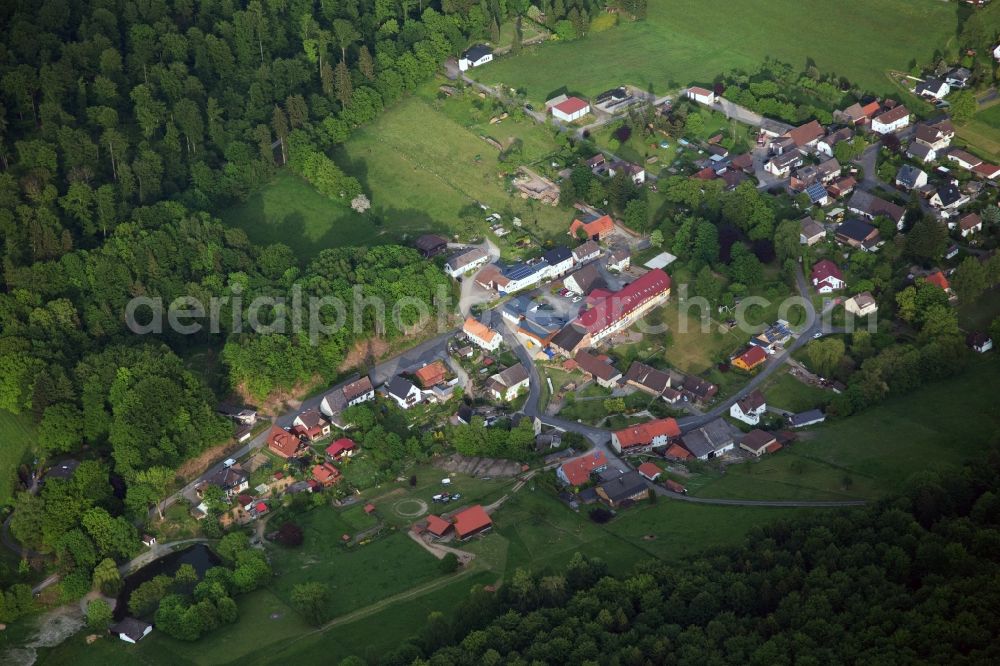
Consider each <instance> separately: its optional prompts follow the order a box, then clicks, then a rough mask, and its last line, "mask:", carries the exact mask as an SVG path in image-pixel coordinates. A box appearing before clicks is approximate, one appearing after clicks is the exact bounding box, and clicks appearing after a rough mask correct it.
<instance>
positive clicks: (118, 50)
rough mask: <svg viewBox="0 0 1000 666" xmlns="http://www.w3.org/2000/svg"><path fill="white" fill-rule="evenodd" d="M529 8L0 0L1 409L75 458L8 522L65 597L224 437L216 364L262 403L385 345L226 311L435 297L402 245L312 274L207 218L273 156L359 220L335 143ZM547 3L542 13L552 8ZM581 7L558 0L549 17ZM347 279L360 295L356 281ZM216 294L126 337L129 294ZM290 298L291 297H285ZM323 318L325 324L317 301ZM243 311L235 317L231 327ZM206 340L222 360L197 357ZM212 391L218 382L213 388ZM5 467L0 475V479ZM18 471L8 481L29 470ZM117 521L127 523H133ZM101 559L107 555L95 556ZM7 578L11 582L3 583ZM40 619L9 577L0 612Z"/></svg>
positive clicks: (357, 319)
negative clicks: (259, 328)
mask: <svg viewBox="0 0 1000 666" xmlns="http://www.w3.org/2000/svg"><path fill="white" fill-rule="evenodd" d="M528 7H529V4H528V3H527V2H525V1H524V0H520V1H518V0H512V1H505V0H490V1H486V0H484V1H483V2H471V1H468V0H465V1H462V0H457V1H456V0H443V2H440V3H439V2H426V1H422V0H416V1H415V0H405V1H402V2H395V1H388V0H363V1H358V0H345V1H343V2H328V1H326V0H322V1H319V2H316V1H313V0H290V1H289V0H264V1H259V0H253V1H251V2H248V3H237V2H233V1H232V0H201V1H199V2H192V1H191V0H139V1H132V0H88V1H85V2H69V1H68V0H51V1H50V0H45V1H42V0H25V1H22V2H8V3H4V4H3V6H2V7H0V238H2V241H3V246H2V250H0V252H2V260H3V279H4V286H5V288H4V289H3V292H2V293H0V409H3V410H7V411H10V412H13V413H17V414H26V415H28V416H30V417H31V418H32V419H34V420H35V421H36V422H37V423H38V426H39V427H38V451H37V453H38V454H39V457H40V458H41V459H42V460H43V461H45V460H48V461H51V460H53V459H55V458H56V457H58V456H64V455H75V456H77V457H83V458H87V459H88V460H87V462H86V466H85V467H82V468H81V469H82V470H83V473H82V474H80V473H79V472H78V473H77V474H76V475H75V476H74V478H73V480H71V481H56V480H53V481H51V482H49V483H46V484H45V487H44V488H43V490H42V491H41V492H40V493H39V494H37V495H30V494H28V493H22V494H20V495H19V496H18V497H17V499H16V501H15V504H16V511H15V513H14V519H13V521H12V524H11V530H12V532H13V534H14V535H15V536H16V537H17V539H18V540H19V541H21V542H22V543H23V544H24V545H25V546H27V547H28V548H31V549H33V550H36V551H38V552H40V553H43V554H47V555H48V554H51V555H54V556H55V557H56V561H57V564H58V566H59V569H60V573H61V574H62V582H61V583H60V584H59V586H58V590H59V591H60V592H61V596H62V598H63V599H66V600H68V599H72V598H76V597H79V596H81V595H82V594H84V593H85V592H86V591H87V590H88V589H89V587H90V582H91V572H92V570H93V569H94V568H95V566H98V564H99V562H101V561H104V560H107V559H111V560H115V559H117V560H121V559H123V558H127V557H128V556H129V555H131V554H133V553H134V552H135V550H136V548H137V546H138V538H137V533H136V531H135V528H134V527H132V522H131V521H133V520H140V521H141V519H143V518H144V517H145V516H146V514H147V512H148V511H149V510H150V509H151V507H152V506H154V505H155V504H156V502H157V501H158V500H159V499H162V498H163V497H165V496H166V495H167V494H169V492H170V490H171V488H172V487H173V485H174V483H175V478H174V476H175V472H174V470H175V469H176V468H177V466H178V465H179V464H180V463H182V462H183V461H184V460H186V459H188V458H190V457H192V456H194V455H197V454H198V453H200V452H201V451H203V450H205V449H206V448H207V447H209V446H211V445H214V444H218V443H221V442H223V441H225V440H226V439H227V438H228V437H229V436H230V435H231V432H232V426H231V424H230V423H229V422H228V421H226V420H225V419H223V418H222V417H221V416H219V415H217V414H216V413H215V402H216V400H217V398H218V396H217V395H215V394H214V393H213V392H212V391H210V390H209V388H208V385H207V384H206V380H212V379H214V378H213V377H210V376H208V375H210V374H214V373H224V374H225V377H224V379H223V381H222V382H220V383H219V384H221V390H222V391H223V392H225V391H229V390H236V391H238V392H240V393H241V394H242V395H243V396H244V397H245V398H247V399H249V400H260V399H263V398H265V397H266V396H267V395H268V394H270V393H272V392H273V391H275V390H287V389H290V388H292V387H294V386H299V385H303V384H307V383H310V382H313V381H316V380H330V379H332V378H334V377H336V376H338V374H339V372H340V365H341V363H342V362H343V359H344V358H345V354H346V351H347V350H348V348H349V347H350V346H351V345H352V344H353V343H354V342H355V341H356V340H358V339H363V338H365V337H368V336H371V335H375V334H378V335H382V336H385V337H390V338H391V337H393V336H398V335H400V334H401V333H402V330H401V329H405V328H407V327H409V326H410V325H412V324H413V322H414V318H415V315H416V312H415V311H413V310H410V311H407V310H405V309H404V311H403V312H402V313H401V316H400V318H399V319H400V321H399V322H398V323H397V322H394V321H393V320H392V318H389V320H388V321H387V322H386V324H385V325H384V326H383V325H381V324H379V323H378V322H377V320H376V318H375V317H374V316H373V313H372V311H371V310H360V311H359V314H357V315H355V313H354V311H351V310H349V311H348V321H347V322H346V324H347V325H346V326H344V327H342V328H340V329H339V330H337V331H335V332H332V333H322V334H320V335H318V336H312V337H311V336H310V335H309V331H308V330H298V331H295V330H290V329H291V327H290V326H289V327H288V328H286V329H285V330H281V329H280V328H278V327H274V328H275V330H273V331H272V332H268V333H264V332H253V331H250V330H249V328H244V329H243V330H240V329H239V328H238V327H236V326H234V325H233V324H232V322H233V320H234V314H236V315H242V314H246V313H245V312H242V311H241V312H236V313H234V310H241V309H247V308H249V307H250V304H251V303H252V301H253V300H254V299H255V298H256V297H258V296H263V297H268V298H270V299H273V301H272V302H271V304H270V305H269V306H268V307H266V308H264V309H263V311H262V313H258V314H259V319H260V320H261V321H262V322H263V323H265V324H266V323H274V322H279V321H283V320H286V319H287V318H288V315H289V313H288V307H287V305H286V303H287V302H289V301H290V299H291V298H292V297H293V295H294V294H301V295H302V297H303V298H304V299H307V298H308V297H309V296H337V297H340V298H342V299H344V300H346V301H347V302H348V303H351V302H352V299H355V298H358V299H366V298H368V299H370V298H374V297H378V298H382V299H384V300H385V301H386V302H389V303H392V302H395V301H397V300H398V299H400V298H403V297H408V298H410V299H415V300H416V301H419V302H420V303H423V304H426V305H428V306H430V305H431V304H432V303H433V299H434V298H435V297H436V296H437V295H439V292H440V289H441V288H444V289H446V290H447V289H450V281H448V280H447V279H446V277H445V276H444V274H443V273H442V272H441V270H440V269H439V268H438V267H437V266H435V265H434V264H432V263H428V262H426V261H424V260H423V259H422V258H421V257H420V255H419V254H418V253H416V252H415V251H414V250H411V249H408V248H403V247H398V246H384V247H380V248H377V249H374V250H366V249H364V248H341V249H328V250H324V251H323V252H321V253H320V254H319V255H318V256H317V257H316V258H315V259H314V260H313V261H312V262H311V263H309V264H308V265H305V264H304V262H302V261H301V260H300V258H298V257H296V256H295V255H294V254H293V253H292V251H291V250H290V249H289V248H288V247H287V246H285V245H282V244H276V245H271V246H267V247H260V246H255V245H253V244H252V243H250V242H249V241H248V239H247V237H246V235H245V233H244V232H243V231H239V230H234V229H229V228H226V227H224V226H223V225H222V224H221V223H219V222H218V221H217V219H215V217H214V215H215V214H216V213H217V212H218V211H219V210H221V209H222V208H224V207H226V206H228V205H230V204H231V203H233V202H236V201H239V200H242V199H244V198H246V197H247V196H248V195H250V194H251V193H253V192H254V191H255V190H256V189H257V188H259V187H260V186H261V185H263V184H264V183H266V182H267V181H268V179H269V178H270V177H271V176H272V175H273V174H274V173H275V171H276V169H278V168H282V165H285V164H287V167H285V168H290V169H292V170H294V171H295V172H297V173H299V174H300V175H301V176H302V177H304V178H306V179H307V180H309V181H310V182H311V183H312V184H313V185H314V186H315V187H316V188H317V190H319V191H320V192H322V193H324V194H325V195H327V196H329V197H330V199H331V200H332V202H334V204H335V205H342V206H352V207H354V208H355V210H364V205H363V204H361V205H359V203H358V201H359V199H358V197H360V196H361V195H364V194H365V193H364V192H363V188H362V185H361V183H359V182H358V181H357V180H356V179H354V178H352V177H350V176H348V175H345V174H344V173H343V172H342V171H341V170H340V168H338V166H337V165H336V164H335V162H334V161H333V160H332V159H331V157H330V155H331V153H332V149H333V148H334V147H335V146H336V145H337V144H338V143H341V142H343V141H345V140H346V139H347V138H348V137H349V136H350V134H351V132H352V131H353V130H354V129H355V128H357V127H360V126H361V125H364V124H366V123H369V122H371V121H372V120H373V119H375V118H376V117H377V115H378V114H379V113H380V112H381V111H382V109H384V108H385V107H388V106H390V105H392V104H394V103H395V102H397V101H398V100H399V99H401V97H402V96H404V95H406V94H407V93H408V92H409V91H411V90H412V89H413V88H414V87H415V86H416V85H417V84H418V83H420V82H421V81H423V80H425V79H426V78H427V77H429V76H431V75H432V73H433V72H435V71H436V70H437V69H438V68H439V66H440V64H441V62H442V61H443V60H445V59H446V58H447V57H449V56H453V55H456V54H458V53H459V52H461V50H463V49H464V48H465V47H466V46H467V45H468V44H469V43H470V42H472V41H475V40H477V39H484V38H490V37H491V36H492V35H494V34H495V33H496V30H497V25H498V24H501V23H504V22H505V21H508V20H510V19H511V18H512V17H514V16H517V15H520V14H522V13H524V12H526V11H527V9H528ZM547 7H548V5H547ZM597 7H598V4H597V3H596V2H587V1H584V0H571V1H570V2H566V3H563V2H562V0H557V3H556V6H555V7H548V9H549V10H550V11H549V18H550V20H552V21H557V20H564V19H566V18H567V17H570V15H571V13H572V17H573V18H575V19H577V20H579V19H580V17H581V16H582V17H588V16H589V15H590V13H592V12H594V11H596V10H597ZM356 285H361V287H360V291H355V286H356ZM180 296H192V297H195V298H197V299H199V300H200V301H201V302H203V303H209V302H210V301H211V299H212V298H217V299H219V302H220V303H222V306H221V312H220V314H221V316H220V317H219V320H220V322H221V326H220V331H219V332H218V333H219V334H214V333H212V332H211V331H210V330H209V327H208V326H205V327H204V328H203V330H202V331H201V332H199V333H196V334H192V335H181V334H179V333H171V332H170V331H169V330H168V331H166V332H163V333H159V334H149V335H142V336H141V335H135V334H134V333H132V332H131V331H129V329H128V328H127V327H126V317H125V309H126V305H127V304H128V303H129V301H130V299H133V298H134V297H145V298H147V299H153V300H155V299H161V300H162V303H163V304H164V306H166V305H168V304H170V303H171V302H172V301H173V300H174V299H175V298H178V297H180ZM282 299H284V300H282ZM319 316H320V320H321V321H322V322H323V323H329V322H331V321H335V320H336V319H337V313H336V312H334V311H331V310H330V309H324V310H322V311H320V313H319ZM235 318H236V319H239V316H237V317H235ZM206 349H208V350H210V351H211V352H213V353H214V354H215V355H216V356H217V357H219V358H221V360H222V363H223V365H224V367H223V368H218V369H213V368H208V369H206V368H204V367H199V362H197V361H193V360H192V359H194V358H197V357H198V354H203V352H204V351H205V350H206ZM212 383H213V384H216V382H214V381H213V382H212ZM8 472H9V473H12V471H10V470H9V471H8ZM28 476H29V473H28V471H27V470H24V474H23V478H24V479H27V478H28ZM126 518H127V520H126ZM102 558H104V560H102ZM7 573H10V572H4V575H3V576H2V578H3V580H4V581H5V582H9V581H10V580H12V579H13V576H8V575H6V574H7ZM31 606H32V600H31V595H30V590H29V591H27V592H26V588H25V586H23V585H16V586H14V587H13V588H11V589H9V591H8V592H7V595H6V597H2V596H0V620H4V621H9V620H10V619H13V618H14V617H16V616H17V615H18V614H20V613H22V612H25V611H27V610H29V609H30V608H31Z"/></svg>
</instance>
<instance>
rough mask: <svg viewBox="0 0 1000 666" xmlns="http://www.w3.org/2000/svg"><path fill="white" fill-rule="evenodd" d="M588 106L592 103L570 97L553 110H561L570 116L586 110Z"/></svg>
mask: <svg viewBox="0 0 1000 666" xmlns="http://www.w3.org/2000/svg"><path fill="white" fill-rule="evenodd" d="M588 106H590V102H588V101H586V100H583V99H580V98H579V97H570V98H569V99H567V100H566V101H564V102H560V103H559V104H556V105H555V106H554V107H552V108H554V109H559V110H560V111H561V112H563V113H565V114H566V115H568V116H569V115H572V114H574V113H576V112H577V111H581V110H583V109H586V108H587V107H588Z"/></svg>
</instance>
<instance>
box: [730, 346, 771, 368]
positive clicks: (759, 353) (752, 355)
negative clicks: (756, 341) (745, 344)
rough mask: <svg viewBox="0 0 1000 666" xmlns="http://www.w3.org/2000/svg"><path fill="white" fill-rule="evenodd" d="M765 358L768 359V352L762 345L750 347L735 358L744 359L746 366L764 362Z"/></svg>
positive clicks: (750, 366) (749, 366)
mask: <svg viewBox="0 0 1000 666" xmlns="http://www.w3.org/2000/svg"><path fill="white" fill-rule="evenodd" d="M765 359H767V352H765V351H764V350H763V349H761V348H760V347H750V348H749V349H747V350H746V351H745V352H743V353H742V354H740V355H739V356H737V357H736V359H734V360H739V361H742V362H743V363H744V364H745V365H746V367H748V368H752V367H754V366H755V365H759V364H761V363H763V362H764V360H765Z"/></svg>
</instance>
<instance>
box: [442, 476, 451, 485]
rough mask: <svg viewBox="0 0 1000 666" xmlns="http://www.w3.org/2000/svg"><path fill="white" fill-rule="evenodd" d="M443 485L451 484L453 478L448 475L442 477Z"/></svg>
mask: <svg viewBox="0 0 1000 666" xmlns="http://www.w3.org/2000/svg"><path fill="white" fill-rule="evenodd" d="M441 485H442V486H448V485H451V479H450V478H448V477H445V478H443V479H441Z"/></svg>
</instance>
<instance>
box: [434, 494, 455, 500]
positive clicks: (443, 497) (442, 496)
mask: <svg viewBox="0 0 1000 666" xmlns="http://www.w3.org/2000/svg"><path fill="white" fill-rule="evenodd" d="M431 499H432V500H434V501H435V502H447V501H448V500H449V499H451V496H450V495H449V494H448V493H438V494H437V495H435V496H434V497H432V498H431Z"/></svg>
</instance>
